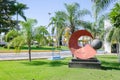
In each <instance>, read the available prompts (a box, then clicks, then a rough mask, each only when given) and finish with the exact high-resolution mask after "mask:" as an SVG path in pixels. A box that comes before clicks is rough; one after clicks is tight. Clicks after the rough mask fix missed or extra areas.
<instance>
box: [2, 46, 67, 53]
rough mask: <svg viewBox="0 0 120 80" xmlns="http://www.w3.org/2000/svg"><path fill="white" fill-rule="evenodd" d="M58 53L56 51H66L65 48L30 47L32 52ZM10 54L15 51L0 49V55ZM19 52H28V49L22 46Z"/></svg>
mask: <svg viewBox="0 0 120 80" xmlns="http://www.w3.org/2000/svg"><path fill="white" fill-rule="evenodd" d="M52 50H55V51H58V50H68V47H67V46H61V47H60V48H56V47H53V46H41V47H39V48H38V47H35V46H32V51H33V52H47V51H49V52H50V51H52ZM11 52H15V49H8V48H4V47H0V53H11ZM21 52H28V47H26V46H24V47H22V49H21Z"/></svg>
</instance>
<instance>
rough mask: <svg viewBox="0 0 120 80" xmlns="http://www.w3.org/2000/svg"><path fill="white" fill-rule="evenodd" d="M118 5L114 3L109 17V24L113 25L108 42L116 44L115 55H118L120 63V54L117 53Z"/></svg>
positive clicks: (119, 14) (118, 34)
mask: <svg viewBox="0 0 120 80" xmlns="http://www.w3.org/2000/svg"><path fill="white" fill-rule="evenodd" d="M119 12H120V3H116V4H115V6H114V8H113V9H112V10H111V12H110V14H109V17H110V20H111V22H112V23H113V27H112V29H111V31H110V32H109V35H108V41H109V42H111V43H117V44H118V46H117V53H118V54H119V62H120V52H119V46H120V37H119V36H120V22H119V20H120V17H119V16H120V13H119Z"/></svg>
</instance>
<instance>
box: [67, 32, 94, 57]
mask: <svg viewBox="0 0 120 80" xmlns="http://www.w3.org/2000/svg"><path fill="white" fill-rule="evenodd" d="M81 36H89V37H91V38H93V36H92V35H91V33H90V32H88V31H87V30H78V31H76V32H74V33H73V34H72V35H71V37H70V40H69V48H70V50H71V52H72V54H73V55H74V56H75V57H77V58H80V59H88V58H92V57H94V55H95V54H96V51H95V50H94V49H93V48H92V47H91V46H90V45H89V44H87V45H85V46H84V47H81V46H78V39H79V38H80V37H81Z"/></svg>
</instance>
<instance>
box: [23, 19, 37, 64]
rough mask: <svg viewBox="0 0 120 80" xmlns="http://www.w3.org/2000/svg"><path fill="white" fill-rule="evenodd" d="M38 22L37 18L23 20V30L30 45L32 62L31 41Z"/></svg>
mask: <svg viewBox="0 0 120 80" xmlns="http://www.w3.org/2000/svg"><path fill="white" fill-rule="evenodd" d="M36 23H37V21H36V20H35V19H28V20H27V21H26V22H24V21H22V22H21V25H22V27H23V32H24V35H25V39H26V42H27V45H28V50H29V61H30V62H31V43H32V39H33V33H34V29H33V26H34V25H35V24H36Z"/></svg>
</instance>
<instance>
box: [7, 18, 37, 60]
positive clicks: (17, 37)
mask: <svg viewBox="0 0 120 80" xmlns="http://www.w3.org/2000/svg"><path fill="white" fill-rule="evenodd" d="M36 23H37V21H36V20H35V19H27V21H26V22H24V21H22V22H21V26H22V30H20V31H17V30H11V31H9V32H8V33H7V34H6V40H8V39H9V38H10V39H11V40H9V46H13V47H15V49H16V50H17V51H19V50H20V48H21V47H22V46H23V45H24V44H25V43H27V45H28V53H29V61H30V62H31V43H32V39H33V36H34V34H33V33H34V29H33V26H34V25H35V24H36Z"/></svg>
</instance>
